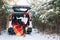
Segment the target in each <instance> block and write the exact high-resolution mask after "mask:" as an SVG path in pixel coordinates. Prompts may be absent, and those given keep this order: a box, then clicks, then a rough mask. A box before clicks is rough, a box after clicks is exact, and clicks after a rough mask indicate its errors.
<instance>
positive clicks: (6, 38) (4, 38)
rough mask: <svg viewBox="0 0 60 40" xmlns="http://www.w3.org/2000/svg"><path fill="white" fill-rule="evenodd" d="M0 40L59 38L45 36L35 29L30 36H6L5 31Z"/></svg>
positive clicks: (57, 37) (46, 39) (56, 39)
mask: <svg viewBox="0 0 60 40" xmlns="http://www.w3.org/2000/svg"><path fill="white" fill-rule="evenodd" d="M0 40H60V36H57V35H56V34H53V35H47V34H43V33H38V32H37V30H36V29H33V31H32V33H31V35H28V34H26V36H25V37H24V36H16V35H8V33H7V30H6V31H4V32H2V35H0Z"/></svg>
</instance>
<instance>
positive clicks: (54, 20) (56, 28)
mask: <svg viewBox="0 0 60 40" xmlns="http://www.w3.org/2000/svg"><path fill="white" fill-rule="evenodd" d="M9 2H12V0H8V1H7V0H0V34H1V32H2V31H4V30H6V29H7V28H8V17H9V14H10V10H11V5H9ZM27 2H28V3H29V4H30V5H31V10H29V12H30V13H31V16H32V25H33V29H37V30H38V32H37V33H40V32H42V33H46V34H48V35H50V34H57V35H60V0H31V1H27ZM13 3H14V5H16V1H14V2H13ZM6 40H7V39H6ZM35 40H36V39H35ZM55 40H57V39H55ZM58 40H60V39H58Z"/></svg>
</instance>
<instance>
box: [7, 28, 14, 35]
mask: <svg viewBox="0 0 60 40" xmlns="http://www.w3.org/2000/svg"><path fill="white" fill-rule="evenodd" d="M8 34H9V35H15V32H14V30H13V28H12V27H10V28H8Z"/></svg>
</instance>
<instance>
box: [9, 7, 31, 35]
mask: <svg viewBox="0 0 60 40" xmlns="http://www.w3.org/2000/svg"><path fill="white" fill-rule="evenodd" d="M12 9H13V12H12V13H10V15H9V27H8V34H10V35H13V34H16V35H18V33H17V32H16V29H17V31H18V32H20V34H21V35H22V34H23V32H21V31H19V30H23V31H24V33H25V34H31V32H32V17H31V16H30V13H29V12H28V10H29V9H31V8H30V7H29V6H13V7H12ZM16 24H17V25H18V28H17V26H16V28H15V25H16ZM21 27H22V29H19V28H21ZM18 29H19V30H18ZM25 30H26V31H25Z"/></svg>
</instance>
